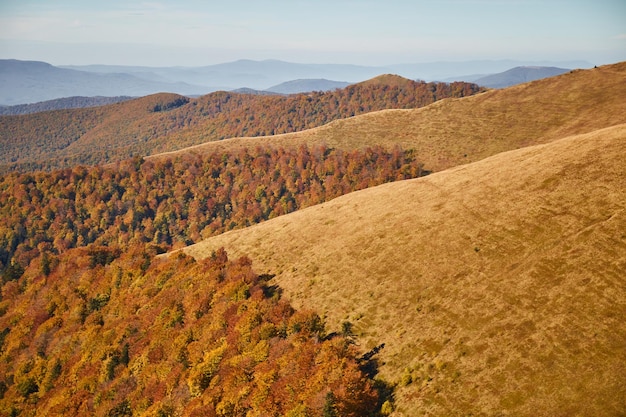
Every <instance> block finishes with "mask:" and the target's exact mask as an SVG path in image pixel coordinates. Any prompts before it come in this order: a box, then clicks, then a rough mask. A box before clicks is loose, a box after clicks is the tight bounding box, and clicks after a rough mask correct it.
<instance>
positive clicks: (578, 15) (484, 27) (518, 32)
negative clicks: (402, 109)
mask: <svg viewBox="0 0 626 417" xmlns="http://www.w3.org/2000/svg"><path fill="white" fill-rule="evenodd" d="M0 59H21V60H37V61H45V62H49V63H51V64H53V65H87V64H109V65H146V66H202V65H211V64H218V63H223V62H230V61H234V60H238V59H253V60H264V59H280V60H284V61H290V62H299V63H319V64H328V63H340V64H358V65H379V66H382V65H391V64H400V63H424V62H436V61H467V60H500V59H514V60H526V61H528V60H532V61H566V60H585V61H588V62H590V63H593V64H597V65H603V64H610V63H615V62H619V61H625V60H626V0H413V1H409V0H378V1H374V0H256V1H251V0H250V1H246V0H220V1H212V0H209V1H200V0H177V1H166V0H161V1H158V0H157V1H139V0H106V1H103V0H96V1H92V0H0Z"/></svg>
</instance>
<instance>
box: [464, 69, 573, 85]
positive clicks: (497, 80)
mask: <svg viewBox="0 0 626 417" xmlns="http://www.w3.org/2000/svg"><path fill="white" fill-rule="evenodd" d="M568 71H570V70H569V69H566V68H556V67H515V68H511V69H510V70H508V71H504V72H501V73H499V74H491V75H487V76H484V77H480V78H477V79H475V80H474V81H473V82H475V83H476V84H478V85H482V86H484V87H489V88H506V87H510V86H512V85H516V84H522V83H526V82H530V81H535V80H540V79H542V78H548V77H554V76H556V75H561V74H564V73H566V72H568Z"/></svg>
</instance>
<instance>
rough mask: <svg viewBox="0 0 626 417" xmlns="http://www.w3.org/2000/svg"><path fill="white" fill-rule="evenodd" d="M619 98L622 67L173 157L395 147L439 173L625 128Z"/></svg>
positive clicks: (624, 87)
mask: <svg viewBox="0 0 626 417" xmlns="http://www.w3.org/2000/svg"><path fill="white" fill-rule="evenodd" d="M388 78H392V77H391V76H388ZM388 81H389V80H388ZM389 82H390V81H389ZM624 97H626V62H622V63H618V64H613V65H606V66H602V67H599V68H595V69H591V70H576V71H572V72H570V73H567V74H563V75H560V76H557V77H552V78H546V79H543V80H538V81H534V82H530V83H526V84H522V85H518V86H514V87H510V88H507V89H504V90H492V91H489V92H486V93H483V94H479V95H476V96H471V97H466V98H462V99H446V100H441V101H439V102H436V103H434V104H432V105H430V106H427V107H424V108H421V109H416V110H383V111H379V112H373V113H368V114H365V115H361V116H356V117H353V118H350V119H344V120H338V121H335V122H331V123H329V124H328V125H325V126H322V127H319V128H315V129H311V130H307V131H304V132H298V133H291V134H285V135H277V136H271V137H259V138H235V139H229V140H223V141H219V142H210V143H206V144H203V145H198V146H195V147H193V148H187V149H184V150H182V151H178V152H211V151H215V150H225V149H231V148H233V147H234V148H237V147H242V146H248V147H254V146H257V145H261V144H268V143H272V144H278V145H281V146H299V145H300V144H302V143H308V144H319V143H325V144H327V145H328V146H331V147H337V148H345V149H353V148H361V147H365V146H369V145H387V146H391V145H393V144H399V145H401V146H403V147H405V148H415V149H416V150H417V155H418V157H419V158H420V160H422V161H423V162H424V164H425V167H426V169H430V170H434V171H441V170H443V169H446V168H450V167H452V166H456V165H459V164H463V163H468V162H474V161H478V160H481V159H483V158H486V157H488V156H491V155H495V154H497V153H499V152H503V151H508V150H512V149H518V148H521V147H524V146H529V145H536V144H540V143H547V142H550V141H552V140H555V139H559V138H563V137H565V136H568V135H573V134H579V133H585V132H592V131H594V130H596V129H601V128H604V127H609V126H614V125H616V124H620V123H626V99H624ZM168 155H171V153H170V154H168ZM155 157H159V156H155Z"/></svg>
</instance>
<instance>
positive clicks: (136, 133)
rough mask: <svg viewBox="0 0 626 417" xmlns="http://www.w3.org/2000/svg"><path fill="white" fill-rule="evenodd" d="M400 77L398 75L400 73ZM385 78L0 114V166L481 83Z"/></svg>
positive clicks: (473, 88) (310, 119)
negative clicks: (320, 88) (330, 86)
mask: <svg viewBox="0 0 626 417" xmlns="http://www.w3.org/2000/svg"><path fill="white" fill-rule="evenodd" d="M398 78H400V77H398ZM401 79H402V80H404V81H403V82H402V83H398V82H397V80H396V81H395V85H387V84H386V83H385V81H384V80H385V78H382V79H375V80H374V81H372V82H367V83H364V84H355V85H351V86H349V87H347V88H345V89H342V90H335V91H330V92H326V93H322V92H315V93H306V94H296V95H290V96H279V95H250V94H237V93H232V92H225V91H220V92H215V93H211V94H208V95H206V96H203V97H200V98H197V99H189V98H187V97H183V96H180V95H176V94H169V93H160V94H154V95H150V96H146V97H142V98H139V99H136V100H130V101H127V102H124V103H117V104H114V105H110V106H103V107H98V108H90V109H68V110H60V111H55V112H42V113H36V114H32V115H23V116H2V117H0V172H4V171H9V170H21V171H29V170H30V171H32V170H40V169H44V170H50V169H54V168H66V167H71V166H74V165H77V164H88V165H96V164H102V163H107V162H115V161H120V160H123V159H126V158H130V157H131V156H134V155H149V154H152V153H157V152H164V151H171V150H176V149H180V148H184V147H186V146H190V145H195V144H198V143H203V142H206V141H213V140H220V139H224V138H228V137H234V136H244V135H245V136H259V135H268V134H277V133H285V132H294V131H300V130H304V129H307V128H312V127H315V126H320V125H323V124H325V123H328V122H329V121H332V120H336V119H340V118H346V117H350V116H354V115H355V114H363V113H367V112H371V111H375V110H381V109H387V108H416V107H422V106H425V105H427V104H431V103H432V102H434V101H436V100H440V99H443V98H448V97H463V96H466V95H471V94H475V93H477V92H480V91H482V89H481V88H479V87H478V86H477V85H476V84H468V83H452V84H446V83H425V82H415V81H411V80H407V79H403V78H401Z"/></svg>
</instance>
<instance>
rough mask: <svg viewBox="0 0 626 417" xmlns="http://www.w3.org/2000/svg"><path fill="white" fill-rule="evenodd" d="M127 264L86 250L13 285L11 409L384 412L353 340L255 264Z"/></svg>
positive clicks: (4, 357) (7, 303)
mask: <svg viewBox="0 0 626 417" xmlns="http://www.w3.org/2000/svg"><path fill="white" fill-rule="evenodd" d="M117 256H119V252H118V253H113V252H112V251H108V250H106V249H101V250H100V251H89V250H85V249H74V250H72V251H70V252H68V253H66V254H65V255H64V256H63V257H61V258H60V259H59V260H58V262H55V264H54V265H52V266H49V267H48V268H46V269H42V268H40V267H39V266H38V265H31V267H30V268H28V269H27V271H26V273H25V275H24V277H23V278H22V279H21V280H20V281H19V282H9V283H7V284H5V285H4V287H3V291H2V295H3V300H2V302H1V303H0V309H1V311H2V314H1V316H0V359H1V360H0V414H2V415H4V416H17V415H21V416H31V415H57V416H61V415H71V416H133V415H145V416H175V415H182V414H184V415H188V416H241V417H244V416H246V417H248V416H276V417H282V416H304V415H307V416H320V417H321V416H329V415H341V416H353V417H361V416H368V415H371V416H374V415H378V414H377V413H376V410H379V409H380V406H381V405H382V404H381V402H383V399H384V398H385V397H384V395H385V392H386V391H385V390H381V389H380V388H384V385H381V384H380V383H379V382H374V381H373V380H372V379H370V377H369V376H368V372H369V371H370V370H371V369H370V368H371V367H370V368H368V366H369V363H368V360H367V358H362V357H361V356H360V355H359V354H358V352H357V350H356V349H355V346H354V345H353V344H352V341H351V339H350V337H349V335H348V334H346V335H345V336H341V335H338V334H336V333H335V334H334V335H329V334H328V333H327V331H326V330H325V327H324V322H323V320H322V319H321V318H320V317H319V316H318V315H316V314H315V313H313V312H307V311H300V312H295V311H294V310H293V309H292V308H291V307H290V305H289V304H288V303H287V302H286V301H284V300H282V299H281V297H280V292H279V291H278V289H277V288H276V287H273V286H271V285H269V284H268V283H267V278H268V277H266V276H262V277H259V276H257V275H256V274H255V273H254V272H253V271H252V269H251V266H250V265H251V262H250V260H249V259H247V258H241V259H238V260H235V261H229V260H228V258H227V256H226V253H225V252H224V251H217V252H216V253H215V254H214V256H213V257H211V258H210V259H209V260H207V261H202V262H195V261H194V260H193V258H190V257H186V256H184V255H182V256H180V257H176V258H175V259H172V260H168V261H162V260H161V261H152V259H153V258H152V257H153V256H154V253H153V252H152V253H151V252H149V251H146V250H145V248H143V247H141V246H138V247H133V248H132V249H131V250H130V251H128V252H127V253H125V254H124V255H122V256H121V257H120V258H119V259H115V258H116V257H117ZM151 261H152V262H151ZM375 387H376V388H377V389H375ZM377 391H381V394H382V395H379V394H378V392H377Z"/></svg>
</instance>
